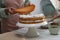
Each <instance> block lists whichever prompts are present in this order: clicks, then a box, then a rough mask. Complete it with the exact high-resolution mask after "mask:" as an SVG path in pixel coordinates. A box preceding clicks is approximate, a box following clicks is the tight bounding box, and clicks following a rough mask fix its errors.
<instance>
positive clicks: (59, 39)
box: [0, 29, 60, 40]
mask: <svg viewBox="0 0 60 40" xmlns="http://www.w3.org/2000/svg"><path fill="white" fill-rule="evenodd" d="M38 31H39V33H40V36H39V37H37V38H26V37H20V36H19V37H17V36H16V35H15V33H14V32H8V33H4V34H0V40H60V32H59V35H50V34H49V31H48V30H41V29H39V30H38Z"/></svg>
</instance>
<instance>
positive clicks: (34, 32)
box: [25, 27, 40, 37]
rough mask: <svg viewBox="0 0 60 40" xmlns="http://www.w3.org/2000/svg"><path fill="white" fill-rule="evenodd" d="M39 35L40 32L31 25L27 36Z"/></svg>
mask: <svg viewBox="0 0 60 40" xmlns="http://www.w3.org/2000/svg"><path fill="white" fill-rule="evenodd" d="M39 35H40V34H39V32H37V31H36V28H34V27H29V28H28V31H27V33H26V34H25V36H26V37H39Z"/></svg>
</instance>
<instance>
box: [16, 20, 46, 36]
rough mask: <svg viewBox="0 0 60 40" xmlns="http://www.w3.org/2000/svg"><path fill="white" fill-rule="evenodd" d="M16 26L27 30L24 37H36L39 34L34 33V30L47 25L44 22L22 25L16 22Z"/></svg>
mask: <svg viewBox="0 0 60 40" xmlns="http://www.w3.org/2000/svg"><path fill="white" fill-rule="evenodd" d="M16 25H17V26H18V27H24V28H28V31H27V32H26V34H25V36H26V37H38V36H39V35H40V34H39V32H37V31H36V29H37V28H39V27H40V26H42V25H47V21H44V22H42V23H37V24H22V23H19V22H17V24H16Z"/></svg>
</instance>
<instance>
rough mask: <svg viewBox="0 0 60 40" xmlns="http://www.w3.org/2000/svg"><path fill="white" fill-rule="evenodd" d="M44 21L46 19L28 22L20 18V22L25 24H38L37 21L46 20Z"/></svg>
mask: <svg viewBox="0 0 60 40" xmlns="http://www.w3.org/2000/svg"><path fill="white" fill-rule="evenodd" d="M44 21H45V20H44V19H43V20H41V21H38V22H36V21H32V22H30V21H28V22H26V21H22V20H20V21H19V22H20V23H23V24H36V23H42V22H44Z"/></svg>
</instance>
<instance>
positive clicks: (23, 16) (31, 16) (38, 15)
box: [19, 14, 44, 18]
mask: <svg viewBox="0 0 60 40" xmlns="http://www.w3.org/2000/svg"><path fill="white" fill-rule="evenodd" d="M42 16H44V14H35V15H30V14H29V15H19V17H20V18H33V17H42Z"/></svg>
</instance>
